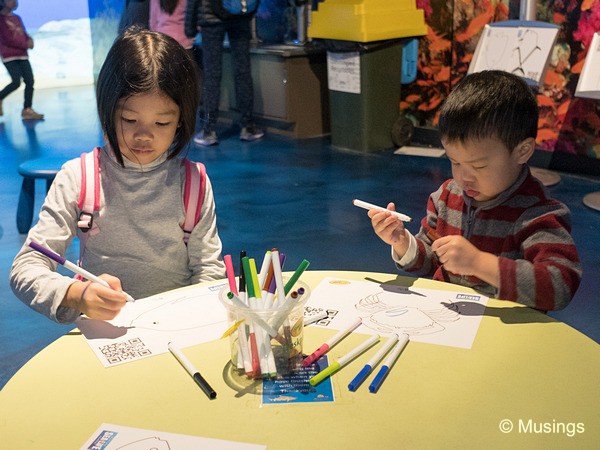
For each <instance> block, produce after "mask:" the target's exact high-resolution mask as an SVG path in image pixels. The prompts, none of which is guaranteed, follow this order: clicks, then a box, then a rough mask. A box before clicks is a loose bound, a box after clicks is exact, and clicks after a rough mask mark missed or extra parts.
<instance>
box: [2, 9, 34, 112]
mask: <svg viewBox="0 0 600 450" xmlns="http://www.w3.org/2000/svg"><path fill="white" fill-rule="evenodd" d="M18 6H19V3H18V2H17V0H0V7H1V8H2V9H1V10H0V56H1V57H2V62H3V63H4V66H5V67H6V70H7V71H8V74H9V75H10V78H11V82H10V83H9V84H7V85H6V86H5V87H4V89H2V91H0V116H1V115H3V114H4V110H3V109H2V102H3V101H4V99H5V98H6V97H7V96H8V95H9V94H11V93H12V92H14V91H15V90H17V89H18V88H19V86H20V85H21V79H23V82H24V83H25V99H24V102H23V111H21V117H22V118H23V120H41V119H43V118H44V115H43V114H39V113H37V112H35V111H34V110H33V109H32V108H31V106H32V103H33V84H34V78H33V70H32V69H31V64H30V63H29V56H28V53H27V50H28V49H30V48H33V39H32V38H31V36H29V35H28V34H27V31H25V25H23V21H22V20H21V18H20V17H19V16H17V15H16V14H13V11H14V10H15V9H17V7H18Z"/></svg>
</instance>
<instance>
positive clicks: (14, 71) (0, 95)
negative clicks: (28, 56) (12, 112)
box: [0, 61, 21, 116]
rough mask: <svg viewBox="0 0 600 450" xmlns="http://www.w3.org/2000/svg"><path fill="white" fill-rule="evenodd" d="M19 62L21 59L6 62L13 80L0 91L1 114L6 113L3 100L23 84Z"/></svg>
mask: <svg viewBox="0 0 600 450" xmlns="http://www.w3.org/2000/svg"><path fill="white" fill-rule="evenodd" d="M18 62H19V61H9V62H6V63H4V66H5V67H6V71H7V72H8V75H10V80H11V81H10V83H8V84H7V85H6V86H5V87H4V89H2V90H1V91H0V116H1V115H3V114H4V111H3V109H2V101H3V100H4V99H5V98H6V97H8V96H9V94H11V93H12V92H14V91H16V90H17V89H18V88H19V86H20V85H21V68H20V66H19V64H18Z"/></svg>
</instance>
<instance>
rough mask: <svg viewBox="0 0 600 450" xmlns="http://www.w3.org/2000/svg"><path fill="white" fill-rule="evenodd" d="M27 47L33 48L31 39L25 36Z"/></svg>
mask: <svg viewBox="0 0 600 450" xmlns="http://www.w3.org/2000/svg"><path fill="white" fill-rule="evenodd" d="M27 48H28V49H32V48H33V39H31V38H27Z"/></svg>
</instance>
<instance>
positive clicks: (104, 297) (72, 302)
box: [62, 274, 127, 320]
mask: <svg viewBox="0 0 600 450" xmlns="http://www.w3.org/2000/svg"><path fill="white" fill-rule="evenodd" d="M100 278H102V279H103V280H105V281H106V282H107V283H108V284H109V285H110V288H107V287H105V286H102V285H101V284H99V283H93V282H91V281H87V282H85V283H84V282H78V283H73V284H72V285H71V286H70V287H69V289H68V290H67V295H66V296H65V299H64V300H63V302H62V304H63V306H68V307H71V308H75V309H78V310H79V311H81V312H82V313H84V314H85V315H86V316H88V317H89V318H90V319H97V320H111V319H114V318H115V317H116V316H117V314H119V312H120V311H121V309H122V308H123V306H125V304H126V303H127V299H126V296H125V293H123V290H122V288H121V281H120V280H119V279H118V278H116V277H113V276H112V275H107V274H102V275H100ZM111 288H112V289H111Z"/></svg>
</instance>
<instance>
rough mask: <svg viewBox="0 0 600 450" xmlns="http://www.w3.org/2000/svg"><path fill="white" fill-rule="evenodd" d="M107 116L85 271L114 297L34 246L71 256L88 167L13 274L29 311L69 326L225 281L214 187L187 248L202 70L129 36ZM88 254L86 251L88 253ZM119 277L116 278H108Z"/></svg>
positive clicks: (44, 219) (102, 82)
mask: <svg viewBox="0 0 600 450" xmlns="http://www.w3.org/2000/svg"><path fill="white" fill-rule="evenodd" d="M96 97H97V102H98V114H99V117H100V123H101V124H102V130H103V132H104V136H105V140H106V145H105V146H104V147H102V148H101V149H100V150H99V160H100V163H99V166H100V173H101V179H100V184H101V189H100V190H101V196H100V210H99V211H98V212H96V213H94V217H93V227H92V229H91V230H89V231H88V232H87V234H88V236H87V239H85V247H84V249H83V251H82V254H81V265H82V267H84V268H85V269H87V270H88V271H90V272H91V273H94V274H96V275H98V274H103V275H100V278H102V279H104V280H105V281H107V282H108V284H109V285H110V286H111V288H112V289H110V288H106V287H104V286H102V285H101V284H99V283H90V282H89V281H87V282H82V281H77V280H75V279H73V278H69V277H66V276H62V275H60V274H58V273H56V272H55V269H56V263H54V262H53V261H51V260H50V259H48V258H47V257H45V256H44V255H42V254H40V253H37V252H35V251H33V250H32V249H31V248H30V247H29V242H30V241H32V240H33V241H35V242H37V243H38V244H41V245H42V246H45V247H46V248H48V249H50V250H52V251H54V252H55V253H58V254H59V255H64V253H65V251H66V250H67V248H68V247H69V244H70V243H71V241H72V240H73V238H74V237H75V236H78V237H79V238H80V241H81V240H82V238H84V236H83V232H82V231H81V230H80V229H78V220H79V216H80V213H81V210H80V208H79V207H78V197H79V194H80V191H81V187H82V186H81V184H82V173H81V166H80V158H76V159H74V160H71V161H69V162H67V163H66V164H65V165H64V166H63V167H62V169H61V170H60V172H59V173H58V174H57V176H56V178H55V180H54V182H53V184H52V187H51V188H50V191H49V192H48V195H47V197H46V200H45V202H44V205H43V206H42V211H41V213H40V217H39V221H38V223H37V224H36V225H35V226H34V227H33V228H32V229H31V230H30V232H29V235H28V236H27V240H26V242H25V245H24V246H23V247H22V249H21V250H20V252H19V254H18V255H17V256H16V258H15V261H14V263H13V267H12V270H11V274H10V283H11V287H12V289H13V291H14V293H15V294H16V295H17V297H19V298H20V299H21V300H22V301H23V302H24V303H26V304H27V305H29V306H31V307H32V308H33V309H35V310H36V311H38V312H40V313H42V314H44V315H46V316H47V317H49V318H51V319H53V320H55V321H57V322H60V323H68V322H72V321H74V320H75V319H76V318H77V317H78V316H79V315H80V313H84V314H86V315H87V316H88V317H90V318H93V319H100V320H110V319H112V318H114V317H115V316H116V315H117V314H118V313H119V311H120V310H121V308H122V307H123V306H124V305H125V301H126V298H125V294H124V293H123V290H125V291H126V292H127V293H128V294H130V295H131V296H132V297H134V298H136V299H137V298H142V297H147V296H150V295H153V294H157V293H160V292H163V291H167V290H170V289H174V288H178V287H182V286H187V285H190V284H194V283H199V282H202V281H208V280H213V279H220V278H224V277H225V266H224V264H223V262H222V260H221V240H220V239H219V235H218V232H217V226H216V217H215V203H214V198H213V193H212V188H211V184H210V180H209V179H208V177H207V178H206V188H205V195H204V199H203V205H202V209H201V215H200V220H199V222H198V223H197V224H196V226H195V227H194V229H193V230H192V232H191V235H190V237H189V241H188V243H187V246H186V244H185V242H184V239H183V236H184V233H183V230H182V228H181V224H182V223H183V221H184V218H185V211H184V202H183V198H182V197H183V195H182V192H183V186H184V185H185V178H186V171H185V164H184V160H183V159H181V158H178V157H177V155H178V154H179V153H180V152H181V151H182V150H183V149H184V148H185V147H186V146H187V145H188V142H189V140H190V139H191V137H192V136H193V133H194V127H195V114H196V107H197V103H198V81H197V76H196V68H195V65H194V62H193V61H192V60H191V59H190V57H189V55H188V53H187V52H186V51H185V50H184V49H183V47H181V46H180V45H179V44H178V43H177V41H175V40H174V39H172V38H171V37H169V36H166V35H164V34H161V33H154V32H151V31H146V30H141V29H129V30H127V31H126V32H125V33H124V34H123V35H121V36H119V37H118V38H117V40H116V41H115V43H114V44H113V46H112V48H111V50H110V51H109V53H108V55H107V57H106V61H105V62H104V65H103V66H102V69H101V71H100V74H99V76H98V83H97V92H96ZM82 245H83V244H82ZM108 274H111V275H108Z"/></svg>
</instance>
